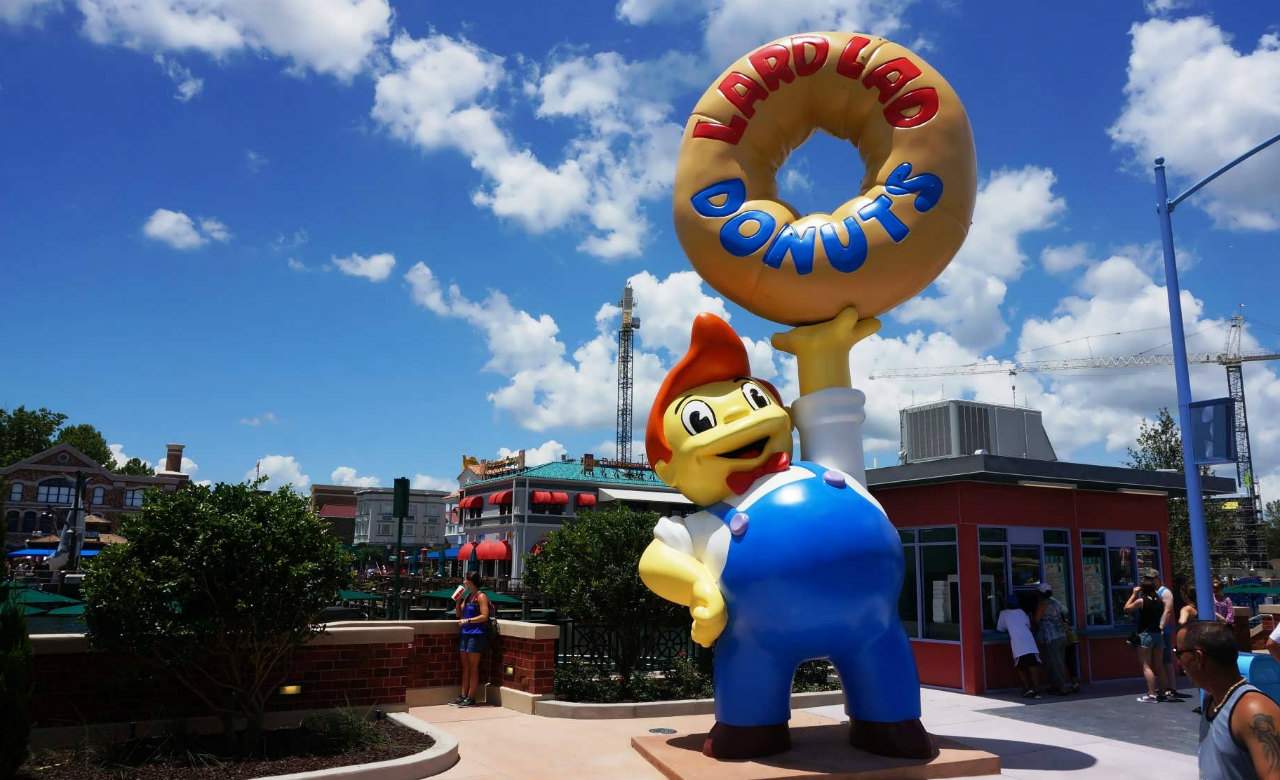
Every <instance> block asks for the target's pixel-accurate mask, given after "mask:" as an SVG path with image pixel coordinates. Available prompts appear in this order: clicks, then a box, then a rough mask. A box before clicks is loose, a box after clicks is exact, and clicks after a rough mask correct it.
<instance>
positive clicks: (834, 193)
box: [774, 130, 867, 214]
mask: <svg viewBox="0 0 1280 780" xmlns="http://www.w3.org/2000/svg"><path fill="white" fill-rule="evenodd" d="M866 171H867V167H866V166H865V165H863V164H862V156H861V155H860V154H858V147H856V146H854V145H853V144H851V143H849V142H848V141H845V140H843V139H840V138H836V137H835V136H833V135H831V134H830V133H827V132H826V131H823V130H816V131H814V133H813V135H811V136H809V139H808V140H807V141H805V142H804V143H803V144H801V145H800V146H799V147H797V148H796V149H795V150H793V151H792V152H791V154H790V155H788V156H787V159H786V160H784V161H783V163H782V166H781V167H779V168H778V172H777V174H775V175H774V182H775V183H776V184H777V187H778V198H779V199H780V200H782V201H783V202H784V203H787V204H789V205H790V206H791V207H792V208H793V209H795V211H796V213H797V214H814V213H821V214H829V213H831V212H832V211H834V210H835V209H836V208H837V207H839V206H840V204H842V203H844V202H845V201H847V200H848V199H849V193H850V192H857V191H858V190H859V189H861V187H862V179H863V176H865V175H866Z"/></svg>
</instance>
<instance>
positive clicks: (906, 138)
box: [639, 32, 977, 758]
mask: <svg viewBox="0 0 1280 780" xmlns="http://www.w3.org/2000/svg"><path fill="white" fill-rule="evenodd" d="M817 130H821V131H824V132H827V133H829V134H831V135H834V136H836V137H838V138H843V139H845V140H847V141H849V142H850V143H852V144H853V145H854V146H856V147H857V148H858V151H859V152H860V154H861V156H862V161H863V164H864V167H865V176H863V179H862V186H861V189H860V191H859V192H858V193H856V194H855V195H854V196H853V197H852V198H850V199H849V200H847V201H845V202H844V203H842V204H840V205H838V206H836V207H835V208H834V209H833V210H832V211H831V212H830V213H814V214H808V215H801V214H798V213H797V212H796V211H795V210H794V209H793V208H792V207H791V206H790V205H789V204H787V203H786V202H784V201H781V200H779V199H778V194H777V185H776V183H775V176H776V173H777V169H778V165H780V164H781V162H782V161H783V160H785V159H786V158H787V155H788V154H790V152H791V151H792V150H793V149H795V148H796V147H797V146H799V145H800V144H802V143H804V141H805V139H806V138H808V137H809V136H810V134H812V133H813V132H815V131H817ZM976 170H977V169H976V161H975V156H974V148H973V134H972V130H971V128H970V126H969V121H968V117H967V115H966V114H965V111H964V107H963V106H962V105H961V103H960V100H959V98H958V97H957V96H956V94H955V92H954V91H953V90H952V89H951V87H950V85H948V84H947V82H946V80H945V79H943V78H942V76H941V75H940V74H939V73H938V72H937V71H936V70H934V69H933V68H932V67H930V66H929V65H928V63H926V62H925V61H924V60H923V59H921V58H920V57H919V56H918V55H916V54H915V53H913V52H911V51H909V50H907V49H906V48H904V47H902V46H899V45H897V44H895V43H893V42H891V41H887V40H885V39H883V38H878V37H875V36H869V35H862V34H858V33H847V32H814V33H804V34H798V35H792V36H787V37H785V38H779V39H777V40H775V41H771V42H769V43H766V44H764V45H762V46H760V47H758V48H757V49H755V50H754V51H751V52H749V53H748V54H747V55H745V56H743V57H742V58H740V59H739V60H737V61H736V62H734V63H733V64H732V65H730V66H729V68H728V69H727V70H725V71H724V72H723V73H722V74H721V75H720V76H719V77H718V78H717V80H716V82H715V83H714V84H712V85H711V87H710V88H708V89H707V91H706V92H705V93H704V94H703V96H702V98H701V99H700V100H699V101H698V103H697V105H695V106H694V108H693V111H692V112H691V114H690V117H689V120H688V121H687V122H686V124H685V129H684V136H683V138H682V141H681V147H680V156H679V159H678V161H677V164H676V177H675V183H674V186H673V188H672V202H673V207H674V218H675V229H676V235H677V237H678V238H679V239H680V244H681V247H682V248H683V249H684V251H685V254H687V255H688V257H689V260H690V262H691V263H692V264H693V267H694V268H695V269H696V270H697V272H698V273H699V274H700V275H701V276H702V278H703V279H704V280H705V281H706V282H707V283H708V284H710V285H711V286H712V287H714V288H715V289H716V290H717V291H719V292H720V293H721V294H723V295H724V296H725V297H727V298H729V299H730V300H732V301H734V302H735V303H737V304H738V305H740V306H742V307H743V308H745V309H747V310H749V311H751V312H753V313H754V314H756V315H758V316H760V317H764V318H765V319H769V320H772V321H774V322H778V323H782V324H784V325H786V326H789V327H790V328H791V329H790V330H788V331H786V332H784V333H780V334H778V335H775V336H774V338H773V345H774V346H775V347H776V348H778V349H780V350H783V351H785V352H789V353H791V354H793V355H795V356H796V359H797V368H798V370H799V383H800V397H799V398H798V399H797V400H796V401H795V402H794V403H793V404H792V405H791V408H790V409H788V408H787V407H785V406H783V402H782V398H781V397H780V396H779V395H778V392H777V390H775V389H774V388H773V386H772V385H770V384H769V383H768V382H765V381H764V380H762V379H754V378H752V376H751V367H750V366H749V365H748V363H747V353H746V350H745V349H744V347H743V343H742V341H741V339H740V338H739V337H738V335H737V334H736V333H734V331H733V329H732V328H730V327H729V325H728V323H726V322H725V321H724V320H721V319H720V318H718V317H715V316H714V315H711V314H700V315H698V317H697V318H696V319H695V320H694V323H693V334H692V338H691V340H690V343H689V351H688V353H687V354H685V356H684V357H683V358H682V359H681V360H680V361H679V362H678V363H677V364H676V365H675V367H674V368H673V369H672V370H671V372H670V373H669V374H668V375H667V377H666V379H665V380H664V381H663V383H662V387H661V389H660V390H659V392H658V396H657V399H656V400H655V401H654V404H653V408H652V409H651V410H650V412H649V421H648V427H647V429H646V431H645V446H646V448H647V450H648V456H649V462H650V463H651V464H652V465H653V468H654V470H655V471H656V472H657V473H658V475H659V476H660V477H661V478H662V479H663V480H664V481H666V482H667V484H669V485H671V486H673V487H675V488H676V489H678V490H679V491H680V492H682V493H683V494H684V495H685V496H687V497H688V498H689V499H690V500H691V501H692V502H693V503H694V504H696V505H697V506H699V507H704V508H703V509H701V510H700V511H698V512H695V513H693V514H691V515H689V516H687V517H664V518H662V519H661V520H660V521H659V522H658V525H657V527H656V528H655V529H654V540H653V542H652V543H651V544H650V545H649V547H648V548H647V549H646V550H645V552H644V555H643V556H642V557H641V560H640V565H639V567H640V576H641V578H642V579H643V580H644V582H645V584H646V585H647V586H648V587H649V588H650V589H652V590H653V591H654V592H655V593H657V594H659V595H660V596H662V597H663V598H666V599H669V600H670V601H674V602H676V603H678V604H683V605H685V606H688V607H689V614H690V615H691V616H692V618H693V629H692V633H693V638H694V640H695V641H697V642H698V643H699V644H701V645H703V646H705V647H711V646H713V645H714V647H715V697H716V723H715V726H714V727H713V728H712V730H711V733H710V734H709V735H708V737H707V739H706V742H705V744H704V746H703V752H704V753H706V754H707V755H710V756H713V757H716V758H750V757H756V756H764V755H769V754H772V753H778V752H781V751H784V750H787V749H788V748H789V747H790V736H789V734H788V731H787V721H788V720H789V719H790V714H791V713H790V697H791V678H792V675H793V674H794V672H795V669H796V667H797V666H798V665H799V664H800V663H801V662H803V661H807V660H809V659H817V658H829V659H831V661H832V662H833V663H834V664H835V667H836V669H837V670H838V671H839V673H840V679H841V682H842V684H843V686H844V690H845V698H846V702H847V710H848V712H849V719H850V723H851V732H850V741H851V742H852V743H853V744H854V745H855V746H857V747H860V748H863V749H864V750H867V751H870V752H873V753H879V754H883V755H889V756H899V757H910V758H929V757H932V756H933V755H935V754H936V749H935V747H934V745H933V741H932V740H931V739H930V737H929V735H928V733H927V732H926V731H925V730H924V727H923V726H922V725H921V723H920V684H919V679H918V677H917V675H916V667H915V660H914V657H913V656H912V652H911V647H910V645H909V643H908V642H907V637H906V634H905V633H904V631H903V629H902V625H901V623H900V622H899V619H898V596H899V593H900V592H901V590H902V578H903V565H904V564H903V555H902V545H901V543H900V541H899V538H898V534H897V531H896V530H895V529H894V527H893V525H892V524H890V522H889V519H888V518H887V517H886V516H885V513H884V510H883V509H882V508H881V507H880V504H878V503H877V502H876V500H875V499H874V498H872V496H871V494H870V493H869V492H867V489H866V487H865V485H864V480H865V476H864V472H863V459H862V422H863V419H864V417H865V415H864V412H863V404H864V402H865V397H864V396H863V394H862V393H861V392H859V391H857V390H855V389H853V387H852V386H851V384H850V370H849V352H850V350H851V349H852V348H853V345H854V344H856V343H857V342H858V341H860V340H861V339H864V338H866V337H867V336H870V335H871V334H873V333H875V331H876V330H877V329H878V328H879V325H880V323H879V321H878V320H877V319H875V318H876V317H878V316H879V315H881V314H882V313H884V312H886V311H888V310H889V309H891V308H892V307H894V306H896V305H898V304H899V303H902V302H903V301H905V300H907V299H908V298H910V297H911V296H913V295H915V294H917V293H919V292H920V291H921V290H923V289H924V288H925V287H926V286H928V284H929V283H930V282H931V281H932V280H933V279H934V278H936V277H937V275H938V274H939V273H941V272H942V270H943V268H945V267H946V265H947V264H948V263H949V262H950V261H951V259H952V258H953V257H954V256H955V253H956V251H957V250H958V249H959V248H960V246H961V244H962V243H963V242H964V238H965V236H966V234H967V232H968V229H969V224H970V221H971V219H972V215H973V205H974V200H975V197H976V192H977V174H976ZM793 424H794V426H795V427H796V429H798V431H799V433H800V454H801V458H800V459H799V460H792V457H791V429H792V425H793Z"/></svg>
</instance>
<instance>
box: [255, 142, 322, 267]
mask: <svg viewBox="0 0 1280 780" xmlns="http://www.w3.org/2000/svg"><path fill="white" fill-rule="evenodd" d="M249 154H250V155H252V154H253V152H249ZM249 159H250V166H251V167H252V165H253V163H252V160H253V158H252V157H250V158H249ZM261 159H264V160H265V159H266V158H261ZM310 240H311V234H310V233H308V232H307V230H306V228H298V229H297V230H295V231H293V235H290V236H286V235H285V234H284V233H277V234H276V237H275V240H274V241H272V242H271V248H272V249H273V250H274V251H276V252H283V251H285V250H292V249H297V248H298V247H300V246H302V245H303V244H305V243H307V242H308V241H310Z"/></svg>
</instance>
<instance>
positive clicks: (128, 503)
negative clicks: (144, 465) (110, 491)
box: [124, 488, 145, 509]
mask: <svg viewBox="0 0 1280 780" xmlns="http://www.w3.org/2000/svg"><path fill="white" fill-rule="evenodd" d="M144 492H145V491H144V490H143V489H142V488H133V489H132V490H126V491H124V505H125V508H126V509H138V508H140V507H141V506H142V495H143V493H144Z"/></svg>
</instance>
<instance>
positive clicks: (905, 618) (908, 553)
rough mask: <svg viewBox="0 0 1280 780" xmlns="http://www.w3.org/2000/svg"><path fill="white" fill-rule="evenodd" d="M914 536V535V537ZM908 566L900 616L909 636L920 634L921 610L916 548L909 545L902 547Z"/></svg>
mask: <svg viewBox="0 0 1280 780" xmlns="http://www.w3.org/2000/svg"><path fill="white" fill-rule="evenodd" d="M913 538H914V537H913ZM902 553H903V560H904V562H905V563H906V567H905V569H904V570H903V575H902V593H901V595H899V596H898V617H899V618H901V619H902V628H903V630H905V631H906V632H907V636H910V637H918V636H920V612H919V610H918V609H917V606H916V599H917V592H918V589H917V588H916V582H917V577H916V548H915V546H914V545H909V546H906V547H903V548H902Z"/></svg>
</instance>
